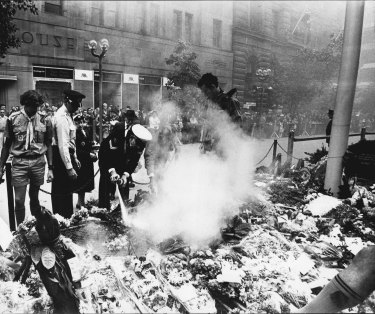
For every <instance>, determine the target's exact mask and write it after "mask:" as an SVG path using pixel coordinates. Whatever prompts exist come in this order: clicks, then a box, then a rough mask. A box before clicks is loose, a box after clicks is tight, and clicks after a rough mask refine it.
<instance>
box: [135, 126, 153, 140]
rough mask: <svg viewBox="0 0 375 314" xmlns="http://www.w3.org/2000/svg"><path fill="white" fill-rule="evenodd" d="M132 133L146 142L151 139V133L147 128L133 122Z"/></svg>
mask: <svg viewBox="0 0 375 314" xmlns="http://www.w3.org/2000/svg"><path fill="white" fill-rule="evenodd" d="M131 131H132V132H133V134H134V135H135V136H136V137H138V138H139V139H140V140H142V141H145V142H148V141H151V140H152V135H151V133H150V131H149V130H147V129H146V128H145V127H144V126H142V125H140V124H135V125H133V126H132V127H131Z"/></svg>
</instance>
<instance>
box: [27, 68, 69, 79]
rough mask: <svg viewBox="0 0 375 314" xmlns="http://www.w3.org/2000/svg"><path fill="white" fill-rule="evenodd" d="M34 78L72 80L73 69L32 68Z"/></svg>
mask: <svg viewBox="0 0 375 314" xmlns="http://www.w3.org/2000/svg"><path fill="white" fill-rule="evenodd" d="M33 76H34V77H43V78H59V79H73V69H61V68H46V67H33Z"/></svg>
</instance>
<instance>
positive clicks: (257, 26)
mask: <svg viewBox="0 0 375 314" xmlns="http://www.w3.org/2000/svg"><path fill="white" fill-rule="evenodd" d="M249 19H250V29H251V30H254V31H260V30H261V29H262V25H263V6H262V3H259V1H254V2H253V1H250V10H249Z"/></svg>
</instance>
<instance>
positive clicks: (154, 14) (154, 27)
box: [150, 3, 159, 36]
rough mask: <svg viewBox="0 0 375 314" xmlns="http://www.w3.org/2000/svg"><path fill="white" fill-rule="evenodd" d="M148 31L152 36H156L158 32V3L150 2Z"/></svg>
mask: <svg viewBox="0 0 375 314" xmlns="http://www.w3.org/2000/svg"><path fill="white" fill-rule="evenodd" d="M150 12H151V16H150V28H151V30H150V33H151V35H153V36H158V34H159V5H158V4H156V3H151V5H150Z"/></svg>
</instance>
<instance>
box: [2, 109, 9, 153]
mask: <svg viewBox="0 0 375 314" xmlns="http://www.w3.org/2000/svg"><path fill="white" fill-rule="evenodd" d="M7 120H8V117H7V116H6V115H5V109H4V108H0V152H1V150H2V148H3V144H4V131H5V126H6V124H7Z"/></svg>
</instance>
